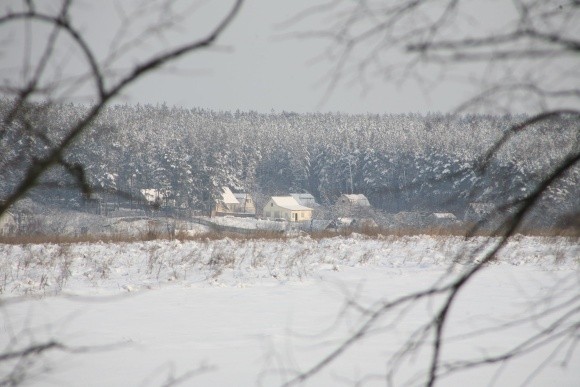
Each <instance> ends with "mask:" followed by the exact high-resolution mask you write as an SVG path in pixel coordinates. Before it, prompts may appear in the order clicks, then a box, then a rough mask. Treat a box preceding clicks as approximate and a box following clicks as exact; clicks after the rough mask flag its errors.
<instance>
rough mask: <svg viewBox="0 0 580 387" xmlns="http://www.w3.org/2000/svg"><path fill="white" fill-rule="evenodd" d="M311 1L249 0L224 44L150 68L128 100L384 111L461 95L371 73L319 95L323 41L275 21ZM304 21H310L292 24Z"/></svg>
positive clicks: (438, 103)
mask: <svg viewBox="0 0 580 387" xmlns="http://www.w3.org/2000/svg"><path fill="white" fill-rule="evenodd" d="M314 3H315V1H312V0H293V1H272V0H248V1H247V2H246V3H245V4H244V6H243V8H242V11H241V13H240V14H239V15H238V17H237V19H236V20H235V21H234V23H233V24H232V25H231V26H230V28H229V29H228V30H227V31H226V33H225V34H224V35H223V36H222V39H220V40H219V42H218V43H219V47H224V48H228V51H214V52H212V53H211V54H205V53H204V54H201V55H198V54H194V55H192V56H191V57H189V58H188V59H187V60H183V61H180V63H179V64H178V66H177V67H178V68H179V69H181V70H190V72H189V73H187V71H185V72H184V73H181V72H177V75H176V74H174V73H172V72H171V71H169V72H167V71H166V72H164V73H163V74H161V73H160V74H156V75H155V76H153V77H150V78H149V79H147V80H146V81H143V82H141V83H140V84H139V85H138V86H137V87H135V88H134V89H133V91H134V92H133V93H131V94H130V96H131V100H133V101H136V100H139V101H146V102H152V103H155V102H162V101H165V102H167V103H168V104H176V105H184V106H200V107H207V108H212V109H217V110H236V109H240V110H257V111H261V112H269V111H271V110H272V109H273V110H275V111H282V110H285V111H296V112H311V111H341V112H349V113H366V112H373V113H384V112H386V113H390V112H417V111H421V112H425V111H447V110H450V109H453V108H454V107H455V106H456V105H458V104H459V103H460V102H461V101H462V100H464V99H465V98H466V97H467V95H468V94H467V93H466V85H465V84H463V85H462V84H451V83H446V84H442V85H439V87H438V88H437V89H435V90H431V91H430V92H429V93H427V92H425V90H423V89H422V88H421V86H420V85H418V84H417V83H412V82H409V83H406V84H404V85H394V84H390V83H387V82H383V81H382V80H376V81H375V82H373V84H372V86H371V87H370V88H367V89H366V93H363V90H362V88H361V86H360V84H358V83H352V82H351V83H349V84H348V85H340V86H339V87H337V88H336V89H335V90H333V92H332V93H331V94H330V96H329V97H328V98H325V95H326V85H327V81H328V77H329V73H330V72H331V70H332V64H331V63H330V62H324V61H322V62H321V61H318V62H317V61H316V58H318V57H319V56H320V54H321V52H323V51H324V49H325V48H326V44H327V43H326V42H325V41H321V40H315V39H304V38H302V39H301V38H296V37H287V36H286V37H285V38H284V37H283V36H284V34H288V33H290V32H292V31H293V30H292V27H291V28H289V29H282V28H281V27H280V24H281V23H282V22H284V21H287V20H288V19H289V18H291V17H292V16H294V15H296V14H297V13H299V12H300V11H302V10H304V9H306V8H307V7H310V6H312V5H313V4H314ZM318 3H320V1H318ZM303 26H309V24H308V23H306V24H304V23H303V24H301V25H300V27H296V29H298V28H302V27H303ZM316 27H318V25H316V23H314V24H312V28H316ZM305 28H307V29H308V28H310V27H305ZM296 29H294V30H296ZM172 67H174V66H172Z"/></svg>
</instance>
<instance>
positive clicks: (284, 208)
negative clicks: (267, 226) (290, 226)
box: [262, 196, 312, 222]
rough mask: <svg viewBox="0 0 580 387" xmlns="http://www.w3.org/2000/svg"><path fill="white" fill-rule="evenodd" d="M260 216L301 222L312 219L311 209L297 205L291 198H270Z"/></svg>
mask: <svg viewBox="0 0 580 387" xmlns="http://www.w3.org/2000/svg"><path fill="white" fill-rule="evenodd" d="M262 214H263V216H264V217H265V218H268V219H285V220H287V221H290V222H301V221H305V220H310V219H312V208H310V207H306V206H303V205H302V204H300V203H298V202H297V201H296V199H294V198H293V197H292V196H272V197H271V198H270V200H268V203H266V205H265V206H264V210H263V211H262Z"/></svg>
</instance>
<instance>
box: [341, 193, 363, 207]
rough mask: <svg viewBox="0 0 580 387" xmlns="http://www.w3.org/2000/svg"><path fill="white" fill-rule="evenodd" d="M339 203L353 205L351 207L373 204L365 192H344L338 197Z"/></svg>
mask: <svg viewBox="0 0 580 387" xmlns="http://www.w3.org/2000/svg"><path fill="white" fill-rule="evenodd" d="M336 204H337V205H339V206H351V207H355V206H356V207H370V206H371V204H370V203H369V200H368V199H367V197H366V196H365V195H363V194H342V195H340V197H339V198H338V200H337V202H336Z"/></svg>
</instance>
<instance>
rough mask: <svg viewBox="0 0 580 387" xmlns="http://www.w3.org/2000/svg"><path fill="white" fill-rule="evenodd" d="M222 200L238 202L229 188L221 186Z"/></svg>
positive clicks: (231, 202)
mask: <svg viewBox="0 0 580 387" xmlns="http://www.w3.org/2000/svg"><path fill="white" fill-rule="evenodd" d="M222 201H223V202H224V203H225V204H240V202H239V201H238V199H236V197H235V196H234V194H233V193H232V190H230V189H229V188H228V187H222Z"/></svg>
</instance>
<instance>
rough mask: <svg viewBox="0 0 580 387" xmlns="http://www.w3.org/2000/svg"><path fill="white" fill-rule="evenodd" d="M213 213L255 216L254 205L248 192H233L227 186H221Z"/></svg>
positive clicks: (218, 214)
mask: <svg viewBox="0 0 580 387" xmlns="http://www.w3.org/2000/svg"><path fill="white" fill-rule="evenodd" d="M215 214H216V215H217V216H224V215H233V216H255V215H256V207H255V205H254V201H253V200H252V197H251V196H250V194H247V193H233V192H232V190H231V189H229V188H228V187H222V192H221V195H220V197H219V198H218V199H217V200H216V204H215Z"/></svg>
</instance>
